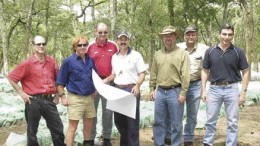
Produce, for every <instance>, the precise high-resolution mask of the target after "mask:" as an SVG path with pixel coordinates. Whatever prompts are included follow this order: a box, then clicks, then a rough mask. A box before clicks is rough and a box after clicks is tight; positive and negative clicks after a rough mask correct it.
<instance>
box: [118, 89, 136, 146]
mask: <svg viewBox="0 0 260 146" xmlns="http://www.w3.org/2000/svg"><path fill="white" fill-rule="evenodd" d="M122 90H125V91H127V92H131V90H132V87H127V88H123V89H122ZM114 119H115V125H116V128H117V129H118V131H119V133H120V146H139V145H140V142H139V141H140V140H139V121H140V95H138V96H137V97H136V117H135V119H133V118H130V117H127V116H125V115H122V114H120V113H117V112H114Z"/></svg>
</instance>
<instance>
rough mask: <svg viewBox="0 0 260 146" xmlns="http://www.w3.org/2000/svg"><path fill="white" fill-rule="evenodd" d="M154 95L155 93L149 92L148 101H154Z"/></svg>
mask: <svg viewBox="0 0 260 146" xmlns="http://www.w3.org/2000/svg"><path fill="white" fill-rule="evenodd" d="M155 95H156V92H155V91H151V92H150V101H154V100H155Z"/></svg>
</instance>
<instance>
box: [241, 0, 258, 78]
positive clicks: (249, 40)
mask: <svg viewBox="0 0 260 146" xmlns="http://www.w3.org/2000/svg"><path fill="white" fill-rule="evenodd" d="M240 3H241V4H242V6H243V8H244V11H243V12H244V14H245V16H246V17H245V19H246V20H245V21H246V22H245V24H246V25H245V27H246V31H245V35H246V56H247V60H248V63H249V66H250V68H251V49H252V48H254V44H255V42H254V41H255V39H254V36H255V32H254V18H253V4H252V1H251V0H240ZM249 71H250V76H251V70H249Z"/></svg>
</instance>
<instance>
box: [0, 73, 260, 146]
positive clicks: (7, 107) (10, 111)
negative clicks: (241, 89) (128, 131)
mask: <svg viewBox="0 0 260 146" xmlns="http://www.w3.org/2000/svg"><path fill="white" fill-rule="evenodd" d="M250 84H251V83H250ZM252 84H254V83H252ZM253 87H258V86H255V85H253ZM0 91H1V92H0V117H1V119H0V126H1V127H8V126H10V125H13V124H16V123H17V122H19V121H22V120H24V103H23V101H22V99H21V97H20V96H19V95H18V94H17V93H16V92H15V91H14V90H13V88H12V87H11V85H10V84H9V82H8V81H7V80H6V79H4V78H0ZM141 93H142V95H146V96H147V94H149V83H148V79H146V81H145V82H144V84H143V85H142V87H141ZM247 96H248V98H247V102H246V106H248V105H252V104H255V103H258V104H260V94H259V90H257V89H255V88H252V89H251V90H250V89H249V91H248V94H247ZM57 108H58V111H59V114H60V117H61V119H62V121H63V124H64V133H66V130H67V127H68V118H67V109H66V107H64V106H62V105H61V104H58V105H57ZM153 114H154V102H152V101H141V104H140V128H147V127H152V124H153V121H154V116H153ZM221 115H222V116H223V115H224V110H223V108H222V109H221ZM97 117H98V124H97V138H96V140H95V143H96V144H98V142H99V140H98V139H99V137H101V131H102V126H101V125H102V124H101V121H100V119H101V105H99V109H98V112H97ZM185 117H186V116H185V115H184V122H183V123H184V124H185ZM205 122H206V105H205V103H203V102H201V105H200V109H199V113H198V124H197V127H196V128H203V127H204V124H205ZM82 129H83V125H82V120H81V121H80V123H79V125H78V129H77V132H76V136H75V146H80V145H81V143H82V141H83V133H82ZM118 136H119V133H118V131H117V129H116V127H115V126H114V127H113V129H112V137H113V138H116V137H118ZM37 137H38V141H39V143H40V145H41V146H51V145H52V141H51V135H50V132H49V129H48V128H47V127H46V123H45V120H44V119H43V118H42V119H41V121H40V125H39V129H38V134H37ZM5 145H6V146H25V145H26V133H24V134H22V135H19V134H15V133H12V132H11V134H10V135H9V137H8V139H7V140H6V144H5Z"/></svg>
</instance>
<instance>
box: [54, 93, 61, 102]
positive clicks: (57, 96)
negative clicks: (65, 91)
mask: <svg viewBox="0 0 260 146" xmlns="http://www.w3.org/2000/svg"><path fill="white" fill-rule="evenodd" d="M59 100H60V96H59V94H58V93H56V94H55V95H54V97H53V102H54V103H55V104H56V105H57V104H58V103H59Z"/></svg>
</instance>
